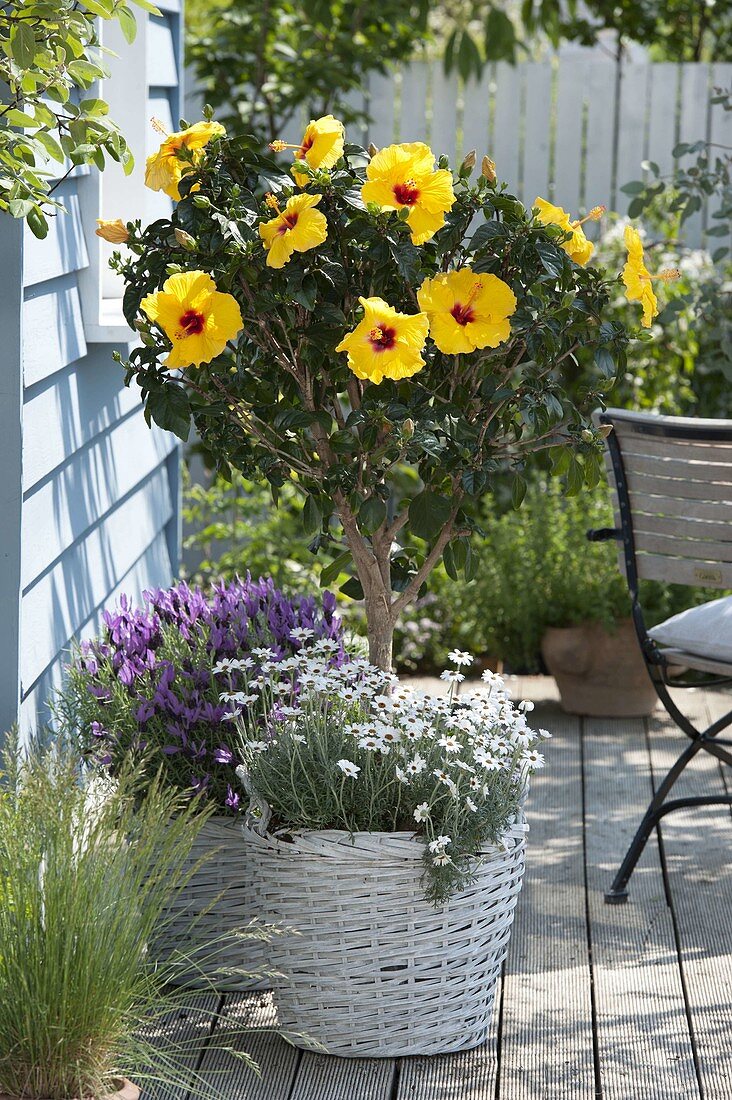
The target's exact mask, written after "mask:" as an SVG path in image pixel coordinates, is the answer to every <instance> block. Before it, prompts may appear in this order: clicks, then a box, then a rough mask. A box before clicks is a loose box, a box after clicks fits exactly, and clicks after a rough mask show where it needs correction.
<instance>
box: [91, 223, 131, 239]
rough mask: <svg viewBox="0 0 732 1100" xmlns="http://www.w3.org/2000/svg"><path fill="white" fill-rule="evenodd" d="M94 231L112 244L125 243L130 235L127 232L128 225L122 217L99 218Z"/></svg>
mask: <svg viewBox="0 0 732 1100" xmlns="http://www.w3.org/2000/svg"><path fill="white" fill-rule="evenodd" d="M94 232H95V233H96V235H97V237H101V238H102V240H104V241H109V242H110V243H111V244H124V243H125V241H127V240H129V236H130V235H129V233H128V232H127V226H126V225H125V223H124V222H123V221H122V219H121V218H115V219H114V221H105V220H104V218H97V228H96V229H95V230H94Z"/></svg>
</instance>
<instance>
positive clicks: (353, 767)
mask: <svg viewBox="0 0 732 1100" xmlns="http://www.w3.org/2000/svg"><path fill="white" fill-rule="evenodd" d="M336 765H337V767H339V768H340V769H341V771H342V772H343V774H344V775H347V776H349V777H350V778H351V779H356V778H357V777H358V773H359V772H360V771H361V769H360V768H359V766H358V764H354V763H353V761H352V760H337V761H336Z"/></svg>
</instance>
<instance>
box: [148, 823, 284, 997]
mask: <svg viewBox="0 0 732 1100" xmlns="http://www.w3.org/2000/svg"><path fill="white" fill-rule="evenodd" d="M243 851H244V838H243V837H242V833H241V823H240V822H239V821H238V820H237V819H236V818H233V817H212V818H210V819H209V820H208V821H207V822H206V824H205V825H204V826H203V828H202V830H201V832H200V833H199V835H198V837H197V838H196V843H195V846H194V848H193V850H192V853H191V859H192V861H193V862H194V863H198V861H199V860H201V859H202V858H203V857H204V856H206V857H207V858H206V860H205V862H204V863H202V865H201V866H200V867H199V868H198V870H197V871H196V872H195V873H194V874H193V876H192V877H191V879H190V881H189V882H188V884H187V886H186V888H185V890H184V891H183V892H182V893H181V895H180V897H179V898H178V899H177V900H176V903H175V908H174V909H172V910H171V911H170V916H171V918H172V919H171V920H170V922H169V923H168V925H167V926H166V929H165V950H166V952H167V951H168V950H173V949H176V948H177V949H178V950H180V951H182V952H184V953H185V954H186V955H187V956H189V957H190V958H191V959H192V960H193V961H194V962H195V963H196V965H197V966H198V967H199V968H200V970H201V971H202V973H203V974H204V975H205V976H206V978H208V979H209V980H210V981H211V982H213V984H214V985H215V986H216V988H217V989H221V990H228V991H235V990H247V989H265V988H268V985H269V983H268V981H267V980H266V979H264V978H261V977H260V978H256V977H254V978H246V977H243V976H242V975H239V974H226V975H224V974H222V973H221V971H222V969H224V968H226V969H229V968H236V969H241V970H244V971H246V973H247V974H251V975H258V974H260V975H261V974H262V972H263V971H264V970H266V969H267V967H268V958H267V949H268V944H266V943H265V942H263V941H262V940H257V939H252V938H250V937H241V938H240V939H236V938H234V937H233V936H231V935H230V934H231V933H234V932H242V931H246V928H247V926H248V925H249V924H250V923H251V921H252V920H253V919H254V918H255V915H256V914H255V911H254V910H255V897H254V888H253V886H252V884H251V882H248V881H247V880H246V879H244V880H243V881H242V875H241V861H242V854H243ZM223 937H226V939H225V940H223V939H222V938H223ZM212 944H214V945H215V946H214V947H213V948H212V947H211V945H212ZM200 984H204V982H203V981H202V982H201V983H200Z"/></svg>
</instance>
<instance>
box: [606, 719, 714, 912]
mask: <svg viewBox="0 0 732 1100" xmlns="http://www.w3.org/2000/svg"><path fill="white" fill-rule="evenodd" d="M701 748H702V741H701V740H697V741H692V742H691V743H690V744H689V745H687V746H686V748H685V749H684V751H683V752H682V753H681V755H680V756H679V758H678V760H677V761H676V763H675V764H674V766H673V767H672V768H671V770H670V771H669V773H668V775H667V776H666V777H665V779H664V780H663V782H662V783H661V785H660V786H659V788H658V790H657V791H656V793H655V795H654V797H653V801H652V802H651V804H650V806H649V807H648V809H647V810H646V812H645V815H644V817H643V820H642V821H641V823H640V826H639V828H638V831H637V832H636V834H635V836H634V837H633V840H632V843H631V845H630V848H628V851H627V852H626V854H625V859H624V860H623V862H622V863H621V864H620V869H619V870H618V873H617V874H616V876H615V878H614V879H613V882H612V886H611V887H610V889H609V890H608V891H607V892H606V894H605V904H606V905H623V904H624V903H625V902H626V901H627V900H628V891H627V889H626V888H627V885H628V881H629V879H630V876H631V875H632V874H633V871H634V870H635V865H636V863H637V862H638V860H639V859H640V857H641V855H642V853H643V849H644V848H645V846H646V844H647V842H648V838H649V836H650V835H651V833H652V832H653V830H654V828H655V827H656V825H657V824H658V822H659V821H660V819H661V818H662V817H663V815H664V812H665V811H664V809H663V802H664V800H665V798H666V795H667V794H668V793H669V791H670V790H671V788H672V787H673V785H674V783H675V782H676V780H677V779H678V778H679V776H680V775H681V773H682V771H683V770H684V768H685V767H686V765H687V764H688V763H689V761H690V760H691V759H692V758H693V757H694V756H696V754H697V753H698V752H699V750H700V749H701Z"/></svg>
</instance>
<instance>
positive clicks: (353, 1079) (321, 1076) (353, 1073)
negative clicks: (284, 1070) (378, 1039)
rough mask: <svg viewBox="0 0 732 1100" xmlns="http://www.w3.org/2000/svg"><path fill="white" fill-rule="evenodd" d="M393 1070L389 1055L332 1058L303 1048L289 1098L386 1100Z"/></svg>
mask: <svg viewBox="0 0 732 1100" xmlns="http://www.w3.org/2000/svg"><path fill="white" fill-rule="evenodd" d="M395 1073H396V1064H395V1062H394V1061H393V1059H391V1058H333V1057H330V1056H329V1055H327V1054H311V1053H309V1052H307V1051H306V1052H304V1053H303V1055H302V1058H301V1060H300V1065H299V1068H298V1071H297V1076H296V1078H295V1087H294V1088H293V1090H292V1094H291V1100H326V1097H327V1100H389V1098H390V1097H391V1095H392V1086H393V1083H394V1077H395ZM247 1100H248V1098H247Z"/></svg>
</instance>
